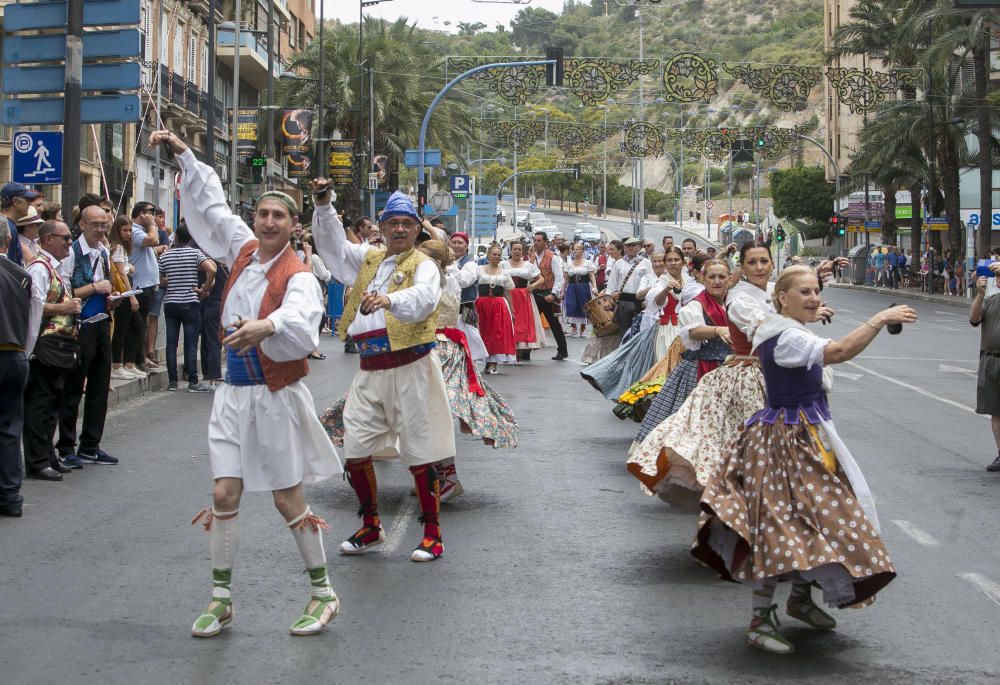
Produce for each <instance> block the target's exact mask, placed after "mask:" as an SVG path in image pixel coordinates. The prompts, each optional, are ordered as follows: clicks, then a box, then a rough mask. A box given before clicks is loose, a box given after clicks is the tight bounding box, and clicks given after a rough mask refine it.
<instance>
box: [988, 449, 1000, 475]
mask: <svg viewBox="0 0 1000 685" xmlns="http://www.w3.org/2000/svg"><path fill="white" fill-rule="evenodd" d="M986 470H987V471H990V472H992V473H996V472H997V471H1000V454H998V455H997V458H996V459H994V460H993V463H992V464H990V465H989V466H987V467H986Z"/></svg>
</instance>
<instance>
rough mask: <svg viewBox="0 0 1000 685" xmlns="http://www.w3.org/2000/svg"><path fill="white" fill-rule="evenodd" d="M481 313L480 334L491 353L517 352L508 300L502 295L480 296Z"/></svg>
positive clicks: (478, 311) (477, 301)
mask: <svg viewBox="0 0 1000 685" xmlns="http://www.w3.org/2000/svg"><path fill="white" fill-rule="evenodd" d="M476 313H478V314H479V335H480V336H482V338H483V344H484V345H486V351H487V352H489V353H490V354H491V355H494V354H509V355H511V356H513V355H514V353H515V351H516V350H515V346H514V324H513V322H512V321H511V317H510V309H508V307H507V300H505V299H504V298H502V297H480V298H479V299H477V300H476Z"/></svg>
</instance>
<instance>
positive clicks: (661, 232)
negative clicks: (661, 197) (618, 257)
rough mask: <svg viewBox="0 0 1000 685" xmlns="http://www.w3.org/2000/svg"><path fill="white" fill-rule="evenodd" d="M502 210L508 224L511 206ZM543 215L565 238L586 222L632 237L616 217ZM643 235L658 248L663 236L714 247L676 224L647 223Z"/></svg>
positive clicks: (714, 232)
mask: <svg viewBox="0 0 1000 685" xmlns="http://www.w3.org/2000/svg"><path fill="white" fill-rule="evenodd" d="M504 210H505V211H506V212H507V222H508V224H509V223H510V217H511V212H512V208H511V205H510V204H509V203H508V204H504ZM527 211H528V210H527V208H525V207H521V208H519V209H518V216H519V217H521V216H524V215H525V214H526V213H527ZM539 211H542V212H544V213H545V216H546V217H548V218H549V219H551V220H552V223H553V224H554V225H555V226H556V227H557V228H559V229H560V230H561V231H562V232H563V235H565V236H566V237H567V238H571V237H572V236H573V229H574V228H575V227H576V225H577V224H578V223H581V222H587V223H591V224H594V225H595V226H597V227H599V228H601V229H603V230H605V231H608V232H609V233H611V234H612V235H613V236H614V237H616V238H627V237H630V236H631V235H632V224H631V223H629V221H628V220H627V219H625V218H622V217H616V218H615V219H601V218H595V217H594V216H590V217H588V218H586V219H584V218H583V215H582V214H571V213H569V212H559V211H556V210H553V209H542V210H539ZM644 226H645V232H644V235H645V237H647V238H651V239H653V240H654V241H656V245H657V246H659V245H660V244H661V243H662V242H663V238H664V237H665V236H668V235H669V236H673V238H674V242H675V243H677V244H678V245H679V244H680V243H681V241H682V240H684V239H685V238H693V239H694V240H695V242H696V243H697V244H698V247H699V248H701V249H704V248H705V247H707V246H709V245H716V244H717V243H716V242H715V241H710V240H707V239H706V238H705V235H704V232H700V233H699V232H698V231H692V230H688V229H682V228H680V227H679V226H677V225H676V224H671V223H667V222H662V221H647V222H646V223H645V224H644ZM717 233H718V226H715V225H714V224H713V227H712V235H717Z"/></svg>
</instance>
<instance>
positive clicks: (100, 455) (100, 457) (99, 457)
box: [76, 449, 118, 466]
mask: <svg viewBox="0 0 1000 685" xmlns="http://www.w3.org/2000/svg"><path fill="white" fill-rule="evenodd" d="M76 456H77V457H78V458H79V459H80V461H82V462H83V463H85V464H103V465H105V466H115V465H116V464H117V463H118V457H112V456H111V455H110V454H108V453H107V452H105V451H104V450H101V449H99V450H97V453H96V454H84V453H83V452H77V453H76Z"/></svg>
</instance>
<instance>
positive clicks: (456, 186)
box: [451, 175, 469, 198]
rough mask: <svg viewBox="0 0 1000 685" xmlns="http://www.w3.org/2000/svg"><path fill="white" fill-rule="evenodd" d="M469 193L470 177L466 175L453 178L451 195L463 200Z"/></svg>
mask: <svg viewBox="0 0 1000 685" xmlns="http://www.w3.org/2000/svg"><path fill="white" fill-rule="evenodd" d="M468 193H469V177H468V176H465V175H459V176H452V177H451V194H452V195H453V196H454V197H458V198H463V197H465V196H466V195H467V194H468Z"/></svg>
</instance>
